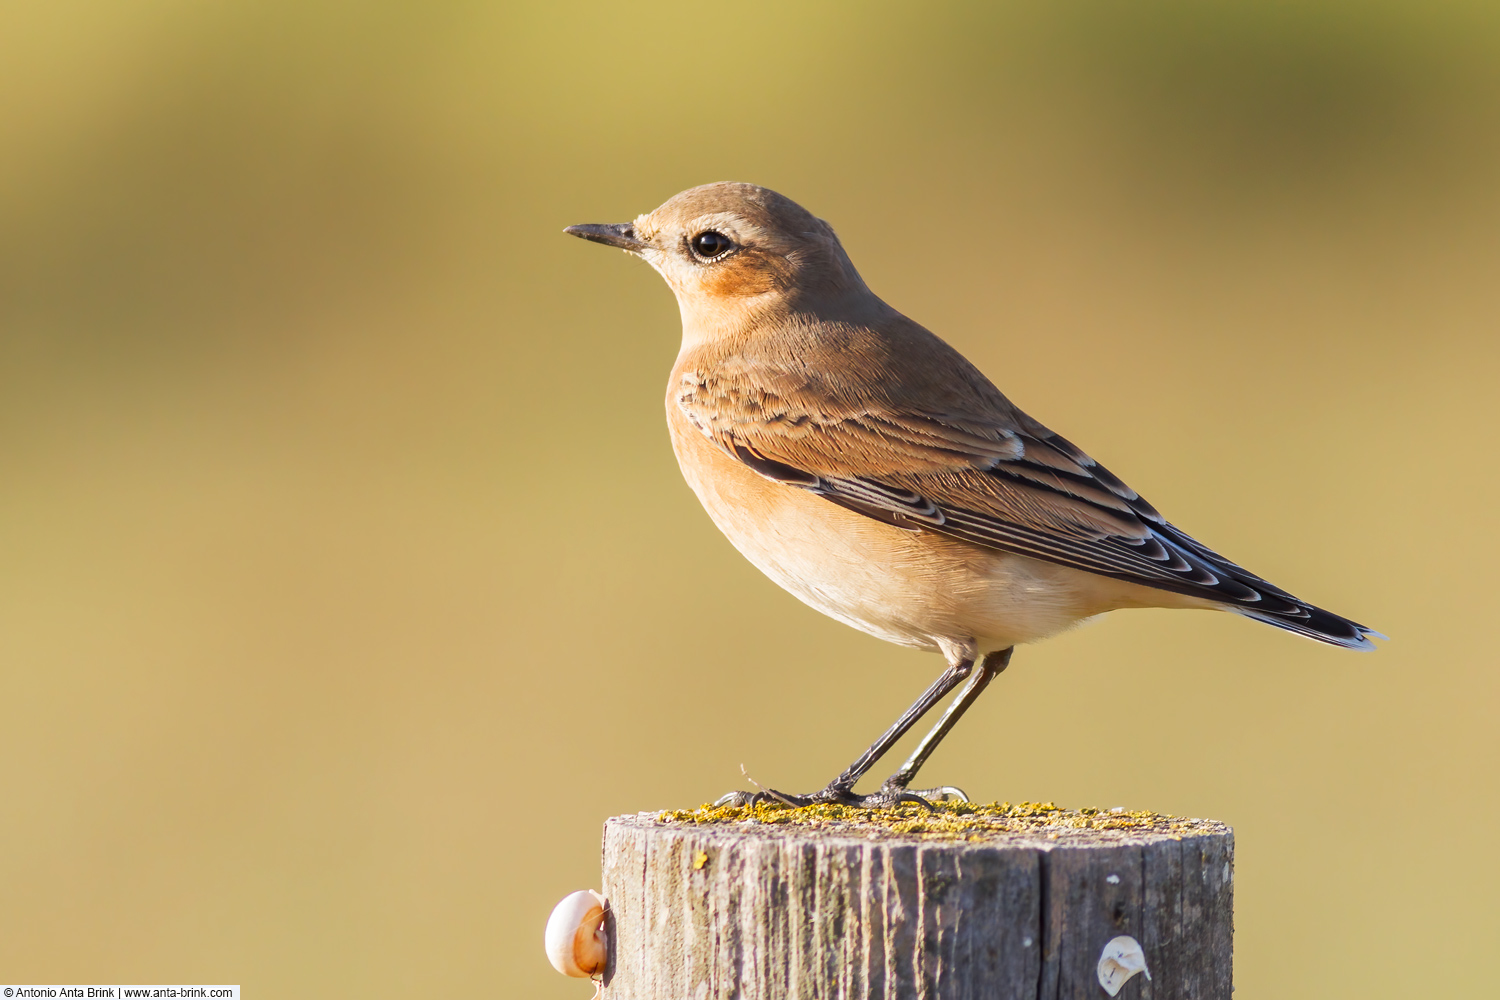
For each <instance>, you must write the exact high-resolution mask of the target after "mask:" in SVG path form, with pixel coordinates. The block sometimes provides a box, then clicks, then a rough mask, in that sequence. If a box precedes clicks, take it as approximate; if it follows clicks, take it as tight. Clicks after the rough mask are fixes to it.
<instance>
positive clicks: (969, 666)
mask: <svg viewBox="0 0 1500 1000" xmlns="http://www.w3.org/2000/svg"><path fill="white" fill-rule="evenodd" d="M1002 669H1003V668H1002ZM973 670H974V658H973V657H972V656H963V657H960V658H957V659H955V660H954V661H953V662H952V663H950V664H949V665H948V669H946V670H944V671H943V672H942V674H941V675H939V677H938V679H937V680H935V681H933V682H932V686H931V687H929V688H928V689H927V690H926V691H923V692H922V696H921V697H920V698H918V699H917V700H916V701H914V702H912V705H911V707H910V708H908V709H907V710H906V711H905V712H902V713H901V717H900V718H899V719H897V720H896V721H895V722H894V723H893V724H892V725H891V728H889V729H887V730H886V731H885V732H884V733H883V734H882V735H881V737H880V738H879V739H878V740H876V741H875V742H874V743H872V744H870V748H869V749H868V750H866V751H865V752H864V753H862V754H860V755H859V756H858V757H856V758H855V760H854V763H852V764H850V765H849V766H848V767H847V768H845V769H844V772H843V773H842V774H840V775H839V776H838V777H837V778H834V779H833V780H832V781H830V782H829V783H828V787H826V788H824V789H822V790H821V791H817V792H813V793H812V794H810V795H789V794H787V793H785V792H778V791H776V790H774V789H769V788H767V789H762V790H761V791H759V792H730V793H729V794H728V795H725V796H723V797H722V798H720V799H719V800H718V801H716V802H715V803H714V805H716V806H746V805H754V804H755V803H757V802H767V801H772V802H785V803H786V804H787V805H793V806H806V805H812V804H814V803H817V802H837V803H843V804H845V805H854V806H861V805H895V804H896V803H897V802H922V803H923V804H924V805H925V804H926V803H925V800H923V799H922V798H921V797H920V796H918V795H916V794H912V793H907V792H906V790H905V788H902V789H900V790H899V792H895V793H894V794H895V797H894V798H891V799H890V801H888V802H887V801H881V802H866V801H864V800H865V799H867V798H870V797H869V796H863V795H856V794H855V792H854V785H855V783H856V782H858V781H859V779H860V778H862V777H864V774H865V772H866V771H868V770H869V769H870V768H871V767H873V766H874V764H875V762H876V761H878V760H879V759H880V758H881V757H883V756H885V753H886V751H888V750H889V749H890V748H891V747H893V746H895V745H896V742H897V741H898V740H900V739H901V737H903V736H905V735H906V733H907V730H909V729H911V727H912V726H914V725H916V724H917V722H918V721H919V720H920V719H921V718H922V716H924V715H926V714H927V713H928V712H930V711H932V707H933V706H934V705H936V704H937V703H938V702H940V701H942V700H943V698H944V697H946V696H947V694H948V693H949V692H950V691H952V690H953V689H954V688H956V687H957V686H958V685H960V684H962V683H963V681H964V679H965V678H967V677H968V676H969V674H970V673H972V672H973ZM970 687H971V688H972V687H973V685H972V684H971V685H970ZM965 707H967V706H965ZM962 714H963V711H962V709H960V710H959V712H958V715H962ZM950 715H952V716H953V720H952V722H949V723H948V727H949V728H952V725H953V722H957V721H958V715H954V710H953V708H949V709H948V711H947V712H946V713H944V715H943V718H944V719H945V720H946V719H947V718H948V717H949V716H950ZM939 725H940V726H941V725H942V724H941V723H939ZM947 731H948V730H947V729H944V730H943V732H942V733H939V734H938V735H937V736H936V738H934V736H933V734H934V733H937V730H936V729H934V730H933V732H932V733H928V734H927V738H926V739H924V740H923V741H922V746H923V747H927V745H928V743H929V742H930V743H931V744H932V746H933V747H935V746H936V745H937V741H938V740H940V739H942V738H943V735H944V734H946V733H947ZM921 749H922V748H921V747H919V748H918V751H919V752H920V751H921ZM931 752H932V748H931V747H928V749H927V753H931ZM913 759H915V755H914V757H913ZM926 759H927V755H926V753H924V754H923V755H922V760H926ZM907 764H908V765H909V764H911V761H907ZM921 766H922V763H921V760H919V761H917V763H916V765H915V766H914V767H912V768H911V773H912V774H916V771H917V768H918V767H921ZM905 769H906V768H905V765H903V768H902V770H903V771H904V770H905ZM900 773H901V772H897V774H900ZM892 777H895V775H892ZM907 780H908V781H910V780H911V779H910V778H909V777H908V778H907ZM887 784H889V782H887ZM884 790H885V789H884V786H882V791H884ZM878 794H880V793H877V795H878ZM887 797H888V796H887Z"/></svg>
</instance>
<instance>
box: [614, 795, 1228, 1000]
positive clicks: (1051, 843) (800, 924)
mask: <svg viewBox="0 0 1500 1000" xmlns="http://www.w3.org/2000/svg"><path fill="white" fill-rule="evenodd" d="M1180 829H1181V828H1180V827H1179V828H1178V830H1179V832H1173V833H1152V832H1144V833H1143V832H1142V831H1139V830H1133V831H1125V832H1118V831H1109V830H1078V831H1066V832H1064V833H1063V834H1062V835H1058V834H1053V835H1051V836H1047V835H1044V834H1039V833H1035V832H1028V833H1020V834H1016V833H987V834H984V835H972V834H970V835H967V836H965V837H961V838H960V837H931V836H923V835H920V834H899V833H891V832H889V831H880V830H873V829H872V830H869V831H863V830H860V829H858V828H857V827H849V826H848V825H846V826H845V828H840V829H820V828H813V827H806V826H792V825H776V824H760V823H726V824H681V823H671V822H661V821H660V820H659V819H658V818H657V816H656V814H652V813H643V814H640V815H638V816H620V817H615V818H613V819H611V820H609V821H608V822H607V823H606V824H605V837H604V894H605V896H606V897H607V898H608V899H609V904H610V917H609V932H610V965H609V971H608V973H607V975H606V977H605V981H604V993H603V995H604V996H605V997H607V998H610V1000H616V998H618V1000H627V998H628V1000H647V998H651V1000H667V998H670V1000H678V998H683V1000H687V998H691V1000H710V998H737V1000H789V998H797V1000H801V998H812V997H817V998H822V1000H835V998H851V1000H852V998H865V997H871V998H874V997H879V998H885V1000H909V998H910V1000H915V998H934V1000H935V998H943V1000H971V998H972V1000H979V998H984V1000H1002V998H1003V1000H1023V998H1024V1000H1065V998H1066V1000H1072V998H1084V997H1087V998H1091V1000H1096V998H1102V997H1106V996H1107V995H1106V993H1105V991H1104V990H1103V988H1102V987H1101V986H1100V985H1099V981H1098V978H1097V972H1096V967H1097V964H1098V961H1099V956H1100V953H1101V951H1102V949H1103V948H1104V945H1105V944H1106V943H1107V942H1108V941H1110V940H1111V939H1113V938H1115V937H1117V936H1119V935H1130V936H1132V937H1134V938H1136V939H1137V940H1138V941H1139V942H1140V944H1141V946H1142V947H1143V949H1144V951H1145V954H1146V959H1147V964H1148V968H1149V970H1150V972H1151V977H1152V978H1151V979H1150V980H1148V979H1147V978H1146V977H1145V976H1144V975H1137V976H1135V977H1134V978H1132V979H1131V980H1130V981H1129V982H1128V983H1126V984H1125V987H1124V989H1122V990H1121V991H1120V993H1119V994H1118V996H1119V997H1120V998H1121V1000H1136V998H1140V1000H1167V998H1171V1000H1177V998H1193V1000H1229V997H1230V994H1231V991H1232V985H1231V984H1232V976H1231V961H1232V948H1233V858H1234V835H1233V832H1232V831H1231V830H1229V828H1228V827H1225V826H1223V825H1222V824H1211V823H1205V824H1200V826H1199V827H1197V828H1195V829H1194V832H1191V833H1188V834H1183V833H1181V832H1180Z"/></svg>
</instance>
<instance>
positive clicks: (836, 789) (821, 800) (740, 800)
mask: <svg viewBox="0 0 1500 1000" xmlns="http://www.w3.org/2000/svg"><path fill="white" fill-rule="evenodd" d="M967 801H969V797H968V796H967V795H965V794H964V792H963V790H962V789H960V788H955V787H953V786H952V785H940V786H938V787H937V788H921V789H916V790H912V789H909V788H907V787H905V786H904V785H901V784H899V783H896V782H893V781H890V780H887V781H886V782H885V783H884V784H883V785H881V786H880V787H879V788H877V789H876V790H875V791H873V792H871V793H870V794H869V795H861V794H859V793H858V792H856V791H854V789H852V788H849V787H847V786H844V785H840V784H839V783H837V782H834V783H832V784H830V785H829V786H828V787H827V788H823V789H821V790H819V791H816V792H812V793H810V794H807V795H793V794H791V793H789V792H779V791H777V790H776V789H774V788H761V789H759V790H758V791H754V792H730V793H729V794H727V795H723V796H720V797H719V798H718V799H717V800H715V801H714V805H716V806H754V805H759V804H760V803H762V802H764V803H771V802H780V803H782V804H783V805H788V806H816V805H842V806H852V807H853V808H855V809H891V808H893V807H895V806H899V805H903V804H905V803H908V802H910V803H913V804H916V805H920V806H925V807H926V808H928V809H932V808H933V805H932V803H934V802H967Z"/></svg>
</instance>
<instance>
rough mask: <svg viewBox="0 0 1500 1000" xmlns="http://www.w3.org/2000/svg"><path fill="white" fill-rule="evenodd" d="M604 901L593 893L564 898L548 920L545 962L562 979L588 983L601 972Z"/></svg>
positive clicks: (605, 950) (605, 951) (605, 946)
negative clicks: (562, 976) (549, 964)
mask: <svg viewBox="0 0 1500 1000" xmlns="http://www.w3.org/2000/svg"><path fill="white" fill-rule="evenodd" d="M608 909H609V903H608V902H607V901H606V900H605V898H604V897H603V896H601V895H599V894H598V893H597V892H594V891H593V890H592V889H579V890H578V891H577V892H575V893H572V894H571V895H569V896H566V897H564V899H563V901H562V902H561V903H558V904H557V906H556V908H555V909H553V911H552V916H550V917H548V918H547V939H546V940H547V959H548V960H549V961H550V962H551V963H552V967H553V968H554V969H556V970H557V971H558V972H561V973H562V974H563V975H565V976H574V977H577V978H579V979H587V978H589V977H591V976H594V975H597V974H599V973H601V972H603V971H604V964H605V962H607V961H608V960H609V938H608V937H607V935H606V933H605V930H604V914H605V912H606V911H607V910H608Z"/></svg>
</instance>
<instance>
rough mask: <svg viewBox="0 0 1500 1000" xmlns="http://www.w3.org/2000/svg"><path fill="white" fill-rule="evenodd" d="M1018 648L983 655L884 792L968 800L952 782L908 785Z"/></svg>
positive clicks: (885, 783)
mask: <svg viewBox="0 0 1500 1000" xmlns="http://www.w3.org/2000/svg"><path fill="white" fill-rule="evenodd" d="M1015 651H1016V648H1015V647H1014V646H1011V647H1009V648H1007V649H1000V650H996V651H995V652H993V653H986V654H985V655H984V656H982V657H980V659H979V669H978V670H977V671H975V673H974V679H973V680H971V681H969V683H968V686H966V687H965V688H964V689H963V690H962V691H960V692H959V693H958V697H957V698H954V699H953V704H951V705H949V706H948V709H947V711H945V712H943V717H942V718H941V719H938V721H937V725H935V726H933V727H932V729H930V730H929V731H928V733H927V735H926V736H924V737H922V742H921V743H918V744H917V748H916V749H915V750H913V751H912V754H911V756H910V757H908V758H906V763H904V764H902V765H901V767H900V768H899V769H897V771H896V773H895V774H893V775H891V776H890V777H889V778H886V779H885V782H884V783H883V784H882V785H881V786H880V790H881V791H882V792H885V793H888V794H889V793H895V792H906V793H907V794H910V795H917V796H920V797H921V798H924V799H945V798H959V799H964V800H965V801H967V800H968V796H967V795H965V794H964V793H963V792H962V791H960V790H959V789H957V788H954V787H953V786H952V785H943V786H940V787H938V788H924V789H921V790H920V791H916V792H909V791H908V789H907V786H909V785H910V784H911V782H912V779H913V778H915V777H916V776H917V772H918V771H919V770H921V768H922V765H923V764H925V763H927V758H928V757H931V756H932V751H934V750H936V749H937V745H938V744H939V743H941V742H942V741H943V737H944V736H947V735H948V731H949V730H951V729H952V728H953V727H954V726H955V725H957V724H958V720H959V719H961V718H963V714H964V713H965V712H967V711H968V710H969V706H970V705H972V704H974V702H976V701H978V700H979V696H980V695H981V694H983V693H984V689H985V688H986V687H988V686H989V683H990V681H992V680H994V679H995V678H996V677H997V676H999V675H1000V674H1002V673H1004V672H1005V668H1006V667H1008V666H1010V656H1011V654H1012V653H1014V652H1015Z"/></svg>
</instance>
